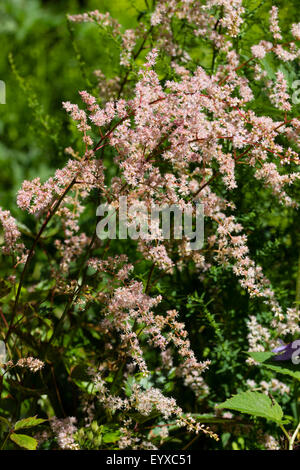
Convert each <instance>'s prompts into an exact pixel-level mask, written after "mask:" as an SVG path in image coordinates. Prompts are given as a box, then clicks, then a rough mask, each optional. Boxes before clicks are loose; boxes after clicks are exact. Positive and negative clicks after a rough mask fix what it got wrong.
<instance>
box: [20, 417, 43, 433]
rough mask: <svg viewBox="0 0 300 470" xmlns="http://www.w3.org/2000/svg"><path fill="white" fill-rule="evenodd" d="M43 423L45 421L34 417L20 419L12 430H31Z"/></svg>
mask: <svg viewBox="0 0 300 470" xmlns="http://www.w3.org/2000/svg"><path fill="white" fill-rule="evenodd" d="M45 421H46V419H41V418H36V417H35V416H33V417H32V418H25V419H21V420H20V421H17V422H16V424H15V426H14V430H15V431H18V429H24V428H32V427H33V426H38V424H41V423H44V422H45Z"/></svg>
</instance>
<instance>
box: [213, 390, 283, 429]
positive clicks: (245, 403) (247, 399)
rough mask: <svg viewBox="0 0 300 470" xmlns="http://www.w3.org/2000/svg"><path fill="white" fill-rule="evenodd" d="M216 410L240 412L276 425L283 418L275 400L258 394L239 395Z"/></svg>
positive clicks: (244, 393)
mask: <svg viewBox="0 0 300 470" xmlns="http://www.w3.org/2000/svg"><path fill="white" fill-rule="evenodd" d="M218 408H226V409H228V410H236V411H240V412H241V413H247V414H250V415H252V416H259V417H261V418H265V419H268V420H271V421H275V422H276V423H280V422H281V421H282V418H283V411H282V409H281V406H280V405H279V404H278V403H277V402H276V401H275V400H273V401H272V400H271V399H270V398H269V397H268V396H267V395H265V394H264V393H259V392H250V391H248V392H243V393H239V394H238V395H235V396H233V397H232V398H229V399H228V400H226V401H225V402H224V403H221V405H218Z"/></svg>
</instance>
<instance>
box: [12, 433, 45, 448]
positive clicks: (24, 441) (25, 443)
mask: <svg viewBox="0 0 300 470" xmlns="http://www.w3.org/2000/svg"><path fill="white" fill-rule="evenodd" d="M9 437H10V439H11V440H12V441H13V442H14V443H15V444H17V445H18V446H20V447H24V449H27V450H36V448H37V444H38V442H37V440H36V439H34V438H33V437H30V436H26V435H25V434H15V433H12V434H11V435H10V436H9Z"/></svg>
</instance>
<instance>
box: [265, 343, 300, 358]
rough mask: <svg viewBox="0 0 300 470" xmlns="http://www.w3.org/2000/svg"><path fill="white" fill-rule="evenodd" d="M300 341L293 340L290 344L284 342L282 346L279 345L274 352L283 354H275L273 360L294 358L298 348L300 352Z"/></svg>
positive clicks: (299, 352)
mask: <svg viewBox="0 0 300 470" xmlns="http://www.w3.org/2000/svg"><path fill="white" fill-rule="evenodd" d="M299 346H300V341H299V340H295V341H292V342H291V343H288V344H283V345H282V346H279V347H278V348H275V349H273V350H272V352H274V353H278V352H280V353H281V354H277V356H273V357H272V360H273V361H290V360H291V359H292V356H293V355H295V353H297V349H298V354H300V347H299Z"/></svg>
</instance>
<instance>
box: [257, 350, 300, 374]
mask: <svg viewBox="0 0 300 470" xmlns="http://www.w3.org/2000/svg"><path fill="white" fill-rule="evenodd" d="M249 356H250V357H252V358H253V359H254V360H255V361H256V362H259V363H260V364H261V365H262V366H263V367H266V368H267V369H270V370H273V371H274V372H278V374H284V375H289V376H290V377H293V378H294V379H297V380H300V366H299V365H297V364H293V363H292V362H291V361H276V362H274V361H270V360H269V359H270V358H271V357H273V356H274V354H273V353H270V352H251V353H249Z"/></svg>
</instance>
